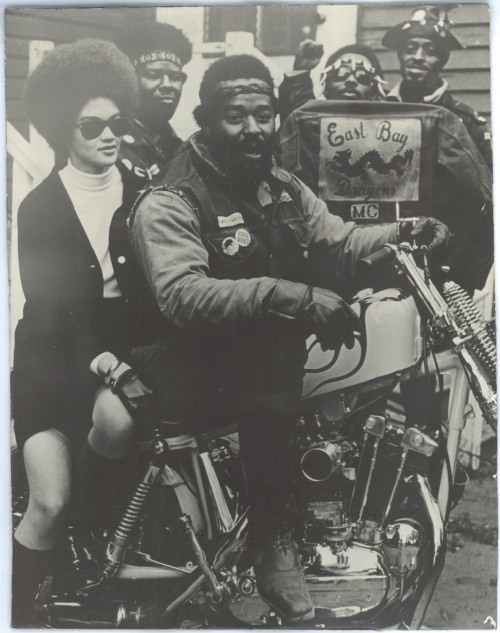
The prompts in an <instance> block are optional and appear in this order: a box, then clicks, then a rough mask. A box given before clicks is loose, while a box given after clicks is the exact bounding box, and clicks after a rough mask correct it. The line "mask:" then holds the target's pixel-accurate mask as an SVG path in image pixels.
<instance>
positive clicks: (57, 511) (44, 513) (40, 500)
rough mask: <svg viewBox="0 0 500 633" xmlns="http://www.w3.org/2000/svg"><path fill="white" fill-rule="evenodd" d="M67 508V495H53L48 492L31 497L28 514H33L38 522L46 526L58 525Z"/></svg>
mask: <svg viewBox="0 0 500 633" xmlns="http://www.w3.org/2000/svg"><path fill="white" fill-rule="evenodd" d="M68 506H69V494H68V495H67V496H66V495H55V494H51V491H48V492H47V494H44V495H41V496H34V495H31V497H30V500H29V505H28V513H31V514H33V516H34V517H37V518H38V520H39V521H40V522H41V523H43V524H45V525H47V524H53V525H58V524H59V523H60V522H61V521H62V519H63V517H64V515H65V513H66V510H67V508H68Z"/></svg>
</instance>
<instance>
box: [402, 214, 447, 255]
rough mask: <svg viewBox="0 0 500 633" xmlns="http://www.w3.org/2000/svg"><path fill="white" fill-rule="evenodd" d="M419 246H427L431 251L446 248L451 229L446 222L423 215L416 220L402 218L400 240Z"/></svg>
mask: <svg viewBox="0 0 500 633" xmlns="http://www.w3.org/2000/svg"><path fill="white" fill-rule="evenodd" d="M413 240H415V242H416V243H417V245H418V246H427V248H428V249H429V251H436V250H441V249H444V248H446V246H447V245H448V242H449V240H450V231H449V230H448V227H447V226H446V224H443V223H442V222H440V221H439V220H436V218H428V217H425V216H421V217H419V218H417V219H416V220H415V219H413V220H411V219H409V218H408V220H407V221H405V220H404V219H402V220H400V225H399V233H398V242H399V243H401V242H412V241H413Z"/></svg>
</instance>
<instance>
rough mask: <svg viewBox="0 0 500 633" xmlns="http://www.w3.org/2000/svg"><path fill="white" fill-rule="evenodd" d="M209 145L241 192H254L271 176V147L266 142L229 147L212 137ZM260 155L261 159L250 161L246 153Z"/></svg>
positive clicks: (217, 160)
mask: <svg viewBox="0 0 500 633" xmlns="http://www.w3.org/2000/svg"><path fill="white" fill-rule="evenodd" d="M208 145H209V147H210V150H211V152H212V153H213V155H214V158H215V160H216V162H217V163H218V165H219V166H220V167H222V169H223V171H224V172H225V173H226V174H227V176H228V177H229V179H230V180H231V182H232V183H233V184H234V185H235V186H236V187H238V189H239V190H243V191H252V190H255V189H256V188H257V187H258V185H259V184H260V183H261V182H262V181H263V180H265V179H266V178H267V176H269V173H270V172H271V167H272V164H273V153H272V149H271V147H270V146H269V145H268V144H267V143H266V142H265V141H251V142H249V143H247V144H242V143H241V144H238V146H237V147H235V146H234V145H229V146H228V145H227V144H226V143H221V142H219V141H218V139H217V138H214V137H211V138H210V139H209V140H208ZM254 151H256V152H258V153H260V158H259V159H254V160H252V159H250V158H247V157H246V156H245V153H247V152H248V153H252V152H254Z"/></svg>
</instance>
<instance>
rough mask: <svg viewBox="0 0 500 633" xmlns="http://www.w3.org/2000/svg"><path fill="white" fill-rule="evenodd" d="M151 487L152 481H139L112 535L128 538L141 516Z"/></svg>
mask: <svg viewBox="0 0 500 633" xmlns="http://www.w3.org/2000/svg"><path fill="white" fill-rule="evenodd" d="M152 487H153V484H152V483H144V482H141V483H140V484H139V485H138V486H137V488H136V490H135V492H134V495H133V497H132V499H131V500H130V502H129V504H128V506H127V509H126V511H125V514H124V515H123V517H122V519H121V521H120V523H119V524H118V527H117V528H116V530H115V534H114V536H116V537H118V538H119V539H123V540H128V539H129V538H130V536H131V535H132V532H133V531H134V528H135V527H136V525H137V523H138V522H139V520H140V518H141V513H142V509H143V508H144V504H145V503H146V500H147V498H148V495H149V493H150V491H151V488H152Z"/></svg>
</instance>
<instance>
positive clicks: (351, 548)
mask: <svg viewBox="0 0 500 633" xmlns="http://www.w3.org/2000/svg"><path fill="white" fill-rule="evenodd" d="M345 417H346V418H349V423H348V424H344V423H343V422H342V421H340V422H332V421H328V420H327V419H326V416H325V415H324V414H323V412H322V411H321V410H316V411H314V412H310V413H306V414H305V415H304V416H303V417H301V418H300V419H299V420H298V422H297V431H298V432H297V442H298V447H297V448H298V458H299V459H298V462H299V464H300V475H299V478H300V485H299V495H298V497H299V503H300V510H301V515H302V519H303V529H304V533H303V535H302V537H303V538H302V539H301V545H300V548H301V559H302V565H303V567H304V572H305V575H306V579H307V584H308V589H309V593H310V595H311V598H312V600H313V602H314V604H315V620H316V622H319V623H321V622H323V623H324V624H323V625H321V626H335V627H338V628H368V627H369V628H383V627H384V626H393V625H396V624H397V623H398V622H400V621H401V619H402V612H403V611H404V608H405V606H406V607H407V605H408V604H409V603H410V602H411V600H412V595H413V591H414V587H415V584H416V582H417V581H418V578H421V577H422V574H423V572H425V570H426V569H427V568H428V567H429V564H430V563H429V561H430V557H431V556H432V555H433V553H435V552H436V550H437V548H438V545H437V543H438V541H439V538H441V537H442V522H441V518H440V514H439V509H438V508H437V504H436V502H435V501H434V498H433V496H432V493H431V491H430V488H429V485H428V483H427V481H428V480H427V476H426V475H427V471H428V468H429V459H430V455H431V454H432V451H433V450H434V448H435V443H434V442H433V440H432V439H431V438H430V437H428V436H427V435H425V433H424V432H420V431H419V430H417V429H405V427H404V424H403V423H396V422H392V421H391V422H390V423H389V422H388V421H387V420H386V419H385V418H384V417H383V416H381V415H368V414H366V413H365V414H364V416H362V417H359V416H358V417H357V418H356V419H354V418H353V416H345ZM241 578H244V580H245V582H244V586H243V589H244V591H243V589H242V591H241V592H240V594H239V597H238V599H237V600H235V601H234V602H233V604H231V606H230V611H231V613H232V614H233V616H235V617H236V618H237V619H238V620H239V621H240V622H244V623H245V624H247V625H255V624H262V623H264V624H272V623H273V621H274V620H275V619H276V614H272V613H270V612H269V608H268V607H267V606H266V604H265V603H264V602H263V601H262V600H261V599H260V598H259V596H258V593H257V591H256V589H255V581H254V579H253V576H252V570H251V569H250V570H245V571H244V574H243V575H242V576H241ZM405 601H406V602H405Z"/></svg>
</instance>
